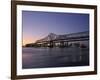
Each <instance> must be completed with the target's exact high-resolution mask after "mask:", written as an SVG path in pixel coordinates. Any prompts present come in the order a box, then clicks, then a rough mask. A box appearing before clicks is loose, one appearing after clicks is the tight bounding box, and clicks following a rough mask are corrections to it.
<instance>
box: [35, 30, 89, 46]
mask: <svg viewBox="0 0 100 80" xmlns="http://www.w3.org/2000/svg"><path fill="white" fill-rule="evenodd" d="M81 41H89V31H85V32H78V33H71V34H64V35H57V34H54V33H50V34H49V35H48V36H46V37H44V38H43V39H40V40H37V41H36V42H35V44H37V45H38V46H39V47H57V46H60V47H66V46H69V43H75V42H78V43H79V42H81ZM79 44H81V43H79Z"/></svg>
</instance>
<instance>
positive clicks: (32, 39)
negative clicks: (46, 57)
mask: <svg viewBox="0 0 100 80" xmlns="http://www.w3.org/2000/svg"><path fill="white" fill-rule="evenodd" d="M39 39H40V38H38V37H29V36H28V37H25V38H23V40H22V41H23V42H22V45H23V46H24V45H26V44H29V43H35V42H36V40H39Z"/></svg>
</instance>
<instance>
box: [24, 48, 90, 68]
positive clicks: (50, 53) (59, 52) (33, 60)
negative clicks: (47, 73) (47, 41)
mask: <svg viewBox="0 0 100 80" xmlns="http://www.w3.org/2000/svg"><path fill="white" fill-rule="evenodd" d="M85 65H89V49H87V48H85V49H81V48H29V47H28V48H25V47H24V48H23V49H22V68H23V69H25V68H47V67H67V66H85Z"/></svg>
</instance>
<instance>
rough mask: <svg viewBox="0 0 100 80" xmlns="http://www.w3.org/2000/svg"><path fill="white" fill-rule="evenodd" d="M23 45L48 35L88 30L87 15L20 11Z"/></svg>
mask: <svg viewBox="0 0 100 80" xmlns="http://www.w3.org/2000/svg"><path fill="white" fill-rule="evenodd" d="M22 27H23V45H25V44H27V43H34V42H35V41H36V40H38V39H41V38H43V37H45V36H47V35H48V34H49V33H55V34H58V35H60V34H69V33H76V32H82V31H88V30H89V14H82V13H81V14H80V13H60V12H59V13H58V12H57V13H56V12H39V11H22Z"/></svg>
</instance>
